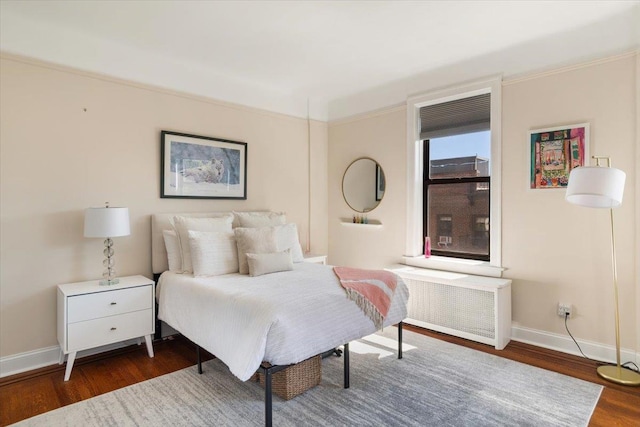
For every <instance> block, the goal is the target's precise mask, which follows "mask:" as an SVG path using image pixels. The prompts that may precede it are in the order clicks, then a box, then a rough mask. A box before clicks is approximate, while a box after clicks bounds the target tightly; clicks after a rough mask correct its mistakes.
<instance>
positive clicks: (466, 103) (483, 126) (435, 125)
mask: <svg viewBox="0 0 640 427" xmlns="http://www.w3.org/2000/svg"><path fill="white" fill-rule="evenodd" d="M490 118H491V94H490V93H485V94H482V95H476V96H471V97H468V98H461V99H456V100H454V101H449V102H443V103H441V104H434V105H429V106H426V107H422V108H420V138H421V139H423V140H424V139H432V138H441V137H444V136H451V135H459V134H463V133H470V132H480V131H483V130H489V126H490Z"/></svg>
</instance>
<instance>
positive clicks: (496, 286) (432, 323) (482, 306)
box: [388, 266, 511, 350]
mask: <svg viewBox="0 0 640 427" xmlns="http://www.w3.org/2000/svg"><path fill="white" fill-rule="evenodd" d="M388 270H389V271H393V272H394V273H396V274H397V275H398V276H400V277H401V278H402V279H403V280H404V282H405V283H406V284H407V286H408V287H409V303H408V307H407V308H408V315H407V318H406V319H405V322H406V323H409V324H412V325H416V326H421V327H423V328H427V329H432V330H434V331H438V332H443V333H445V334H449V335H455V336H458V337H461V338H465V339H469V340H473V341H478V342H481V343H484V344H490V345H493V346H494V347H495V348H496V349H498V350H502V349H503V348H504V347H505V346H506V345H507V344H508V343H509V340H510V339H511V280H508V279H497V278H494V277H483V276H472V275H469V274H464V273H451V272H446V271H438V270H428V269H424V268H415V267H408V266H402V267H397V268H389V269H388Z"/></svg>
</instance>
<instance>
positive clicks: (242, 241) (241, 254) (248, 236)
mask: <svg viewBox="0 0 640 427" xmlns="http://www.w3.org/2000/svg"><path fill="white" fill-rule="evenodd" d="M233 231H234V233H235V236H236V244H237V245H238V269H239V271H240V274H248V273H249V264H247V255H246V254H247V253H252V254H264V253H270V252H277V250H278V249H277V244H276V230H275V228H274V227H261V228H243V227H238V228H235V229H234V230H233Z"/></svg>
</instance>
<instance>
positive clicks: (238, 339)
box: [157, 262, 409, 381]
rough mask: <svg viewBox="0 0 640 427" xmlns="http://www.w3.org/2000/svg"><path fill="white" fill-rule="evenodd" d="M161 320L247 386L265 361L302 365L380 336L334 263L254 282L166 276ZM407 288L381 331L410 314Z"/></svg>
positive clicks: (399, 294)
mask: <svg viewBox="0 0 640 427" xmlns="http://www.w3.org/2000/svg"><path fill="white" fill-rule="evenodd" d="M157 295H158V303H159V308H158V317H159V318H160V319H161V320H163V321H165V322H166V323H168V324H169V325H171V326H172V327H173V328H175V329H176V330H178V331H180V333H182V334H183V335H184V336H186V337H187V338H189V339H190V340H191V341H193V342H195V343H196V344H198V345H199V346H200V347H202V348H204V349H206V350H207V351H209V352H210V353H212V354H214V355H215V356H216V357H218V358H219V359H220V360H222V361H223V362H224V363H225V364H226V365H227V366H228V367H229V369H230V371H231V372H232V373H233V374H234V375H235V376H237V377H238V378H240V379H241V380H242V381H246V380H248V379H249V378H250V377H251V375H253V373H254V372H256V370H257V369H258V367H259V366H260V363H261V362H262V361H266V362H269V363H271V364H272V365H289V364H292V363H298V362H301V361H303V360H305V359H308V358H309V357H312V356H315V355H316V354H319V353H322V352H324V351H327V350H330V349H332V348H335V347H337V346H339V345H342V344H345V343H348V342H350V341H352V340H355V339H359V338H362V337H364V336H366V335H369V334H371V333H373V332H375V330H376V328H375V326H374V325H373V322H372V321H371V319H370V318H368V317H367V316H365V314H364V313H363V311H362V310H361V309H360V308H359V307H358V306H357V305H356V304H355V303H354V302H353V301H351V300H349V299H348V298H347V296H346V293H345V291H344V289H343V288H342V286H341V285H340V282H339V281H338V278H337V277H336V275H335V273H334V272H333V268H332V267H331V266H326V265H320V264H312V263H304V262H302V263H298V264H294V270H293V271H286V272H280V273H272V274H266V275H264V276H259V277H250V276H247V275H240V274H227V275H223V276H215V277H204V278H194V277H193V276H192V275H188V274H175V273H171V272H165V273H163V274H162V276H161V277H160V280H159V282H158V289H157ZM408 297H409V291H408V289H407V287H406V285H405V284H404V283H403V282H402V280H401V279H400V278H398V286H397V288H396V291H395V295H394V298H393V301H392V304H391V308H390V310H389V313H388V315H387V318H386V319H385V321H384V326H388V325H391V324H394V323H398V322H399V321H401V320H403V319H404V318H405V317H406V315H407V299H408Z"/></svg>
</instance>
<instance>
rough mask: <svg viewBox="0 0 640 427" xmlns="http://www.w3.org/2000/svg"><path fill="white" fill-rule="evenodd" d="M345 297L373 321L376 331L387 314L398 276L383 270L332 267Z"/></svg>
mask: <svg viewBox="0 0 640 427" xmlns="http://www.w3.org/2000/svg"><path fill="white" fill-rule="evenodd" d="M333 271H334V272H335V273H336V276H338V279H340V284H341V285H342V287H343V288H344V289H345V291H346V292H347V297H349V299H351V300H352V301H354V302H355V303H356V304H357V305H358V307H360V308H361V309H362V311H364V313H365V314H366V315H367V316H369V317H370V318H371V320H373V324H374V325H375V326H376V328H377V329H382V323H383V322H384V318H385V317H386V316H387V313H388V312H389V307H390V306H391V299H392V298H393V293H394V292H395V290H396V285H397V280H398V276H396V275H395V274H394V273H391V272H389V271H384V270H362V269H359V268H349V267H333Z"/></svg>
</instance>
